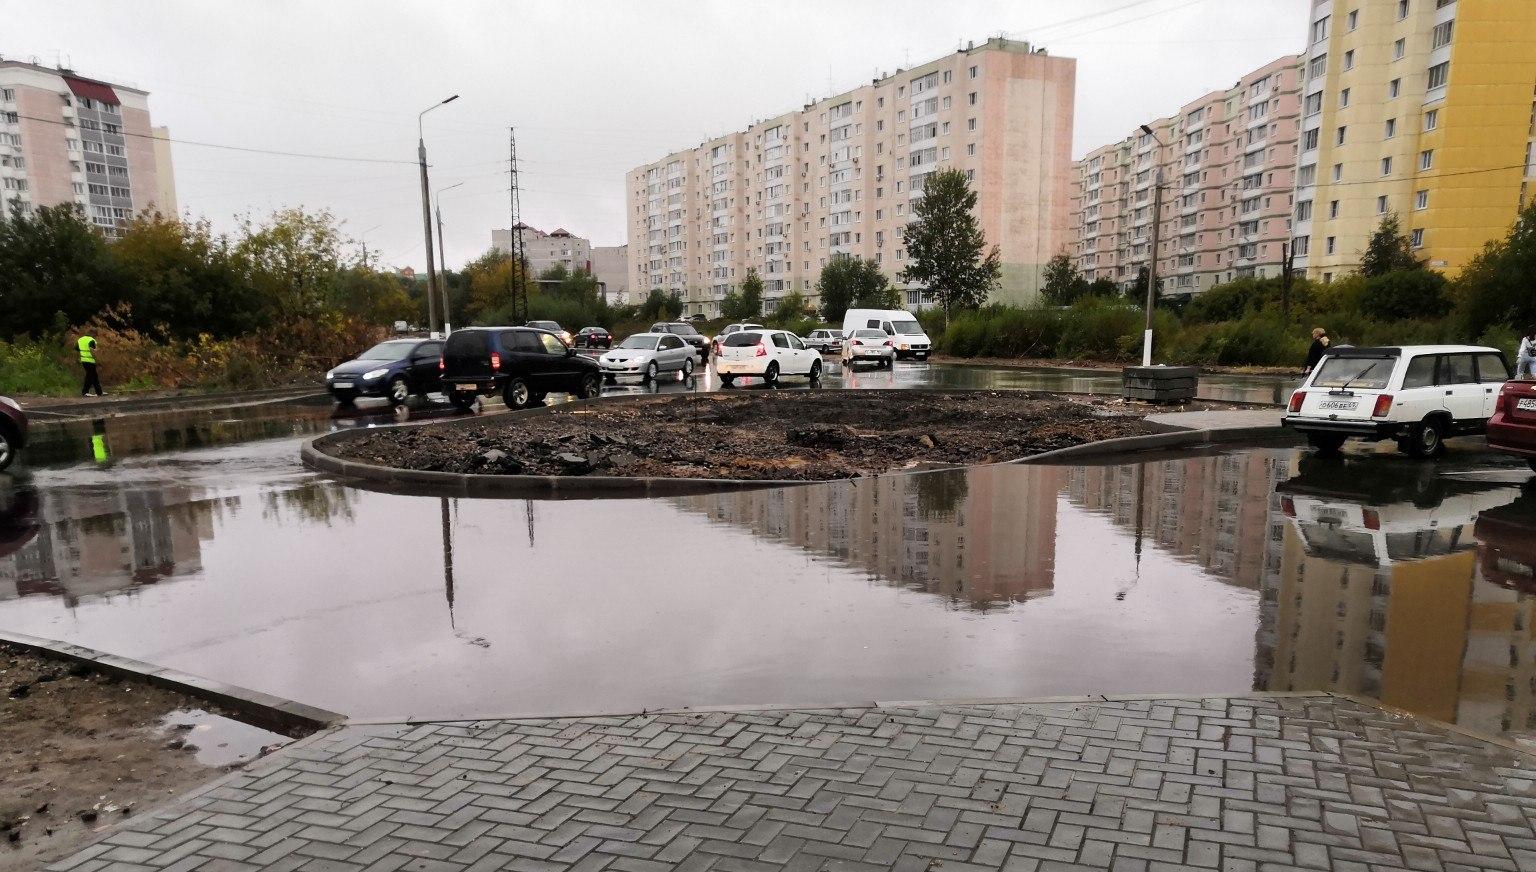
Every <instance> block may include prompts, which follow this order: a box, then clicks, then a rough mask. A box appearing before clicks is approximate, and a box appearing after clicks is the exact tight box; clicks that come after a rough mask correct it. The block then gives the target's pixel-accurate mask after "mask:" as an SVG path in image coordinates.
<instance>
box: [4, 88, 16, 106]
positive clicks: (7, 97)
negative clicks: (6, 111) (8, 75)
mask: <svg viewBox="0 0 1536 872" xmlns="http://www.w3.org/2000/svg"><path fill="white" fill-rule="evenodd" d="M15 99H16V92H15V90H13V89H11V88H0V100H4V101H6V102H7V103H9V102H10V101H12V100H15Z"/></svg>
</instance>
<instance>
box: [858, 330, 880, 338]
mask: <svg viewBox="0 0 1536 872" xmlns="http://www.w3.org/2000/svg"><path fill="white" fill-rule="evenodd" d="M853 335H854V336H857V337H858V338H860V339H884V338H885V337H886V336H887V335H889V334H887V333H886V332H885V331H884V330H855V331H853Z"/></svg>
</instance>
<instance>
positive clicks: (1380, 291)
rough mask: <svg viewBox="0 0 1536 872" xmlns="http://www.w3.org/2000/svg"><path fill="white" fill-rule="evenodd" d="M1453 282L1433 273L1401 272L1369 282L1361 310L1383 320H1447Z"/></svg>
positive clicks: (1421, 270)
mask: <svg viewBox="0 0 1536 872" xmlns="http://www.w3.org/2000/svg"><path fill="white" fill-rule="evenodd" d="M1448 284H1449V282H1447V281H1446V279H1445V276H1443V275H1441V274H1440V273H1437V272H1435V271H1433V270H1427V269H1416V270H1399V271H1397V272H1389V273H1387V274H1385V275H1381V276H1377V277H1376V278H1373V279H1369V280H1367V282H1366V287H1365V293H1364V294H1363V295H1362V296H1361V297H1360V299H1359V307H1360V311H1361V312H1362V313H1363V314H1365V315H1366V316H1367V317H1370V318H1374V319H1377V320H1380V321H1399V320H1406V319H1409V318H1415V319H1422V318H1444V317H1445V316H1446V315H1447V314H1448V313H1449V312H1450V311H1451V300H1450V297H1449V296H1448V295H1447V293H1446V287H1447V285H1448Z"/></svg>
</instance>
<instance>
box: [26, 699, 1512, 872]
mask: <svg viewBox="0 0 1536 872" xmlns="http://www.w3.org/2000/svg"><path fill="white" fill-rule="evenodd" d="M1533 816H1536V767H1533V761H1532V760H1531V759H1528V758H1526V757H1524V756H1523V755H1521V754H1519V753H1517V752H1515V751H1511V750H1509V749H1507V748H1505V747H1503V746H1501V745H1497V744H1494V743H1490V742H1485V741H1482V740H1479V739H1475V738H1470V737H1468V736H1465V735H1462V734H1460V733H1456V732H1453V731H1450V730H1448V729H1446V728H1444V727H1443V726H1440V725H1437V724H1433V723H1427V722H1423V721H1420V720H1417V719H1415V718H1412V717H1409V716H1406V715H1398V714H1394V713H1390V712H1387V711H1384V710H1382V709H1378V708H1375V707H1373V706H1369V705H1365V704H1362V703H1358V702H1354V701H1350V700H1344V699H1338V698H1334V697H1329V696H1265V695H1258V696H1244V697H1230V698H1213V699H1204V700H1178V699H1148V700H1104V701H1096V702H1087V703H1081V702H1080V703H1030V704H989V705H964V706H960V705H956V706H940V707H931V708H930V707H912V708H896V707H865V708H851V709H827V710H784V711H759V712H720V713H669V714H650V715H637V716H622V717H587V718H571V719H559V720H522V721H479V722H473V723H464V722H461V723H443V724H423V725H385V726H348V727H342V728H338V729H335V730H331V731H328V732H326V733H323V734H320V735H319V736H316V737H313V738H312V739H310V740H308V741H306V742H303V743H300V744H298V745H296V746H293V747H290V748H289V749H287V750H284V751H282V752H279V754H277V755H276V756H274V757H273V758H269V759H267V760H264V761H261V762H259V763H257V764H255V765H254V766H253V767H251V768H250V769H249V770H248V771H245V772H242V773H239V774H237V775H235V776H233V777H231V778H229V779H226V780H225V781H223V782H220V783H217V784H215V785H213V786H211V787H209V788H205V789H204V790H203V791H202V792H201V793H199V794H198V795H195V796H193V797H189V798H187V799H184V800H182V801H180V802H178V803H176V804H174V805H172V806H170V807H168V808H166V809H164V810H161V811H159V812H156V813H154V814H151V815H147V816H144V817H142V818H138V819H132V820H130V821H129V822H127V823H126V824H125V825H124V827H123V828H121V829H118V830H115V831H114V832H112V833H111V834H109V835H108V836H107V837H106V838H105V839H104V840H102V841H101V842H99V843H98V844H96V845H95V846H93V847H91V848H89V849H87V850H86V851H84V852H82V853H80V854H78V855H76V856H75V857H73V858H71V859H69V860H67V861H65V862H63V863H60V864H58V865H56V866H55V867H53V868H55V869H59V870H75V872H87V870H97V869H118V870H136V869H159V870H187V869H208V870H231V869H279V870H295V869H296V870H316V872H319V870H364V869H367V870H396V869H407V870H419V872H436V870H454V872H458V870H475V872H481V870H491V869H511V870H530V872H532V870H559V869H570V870H582V872H590V870H600V869H611V870H663V869H680V870H689V872H701V870H732V872H736V870H743V872H744V870H849V872H855V870H882V869H896V870H903V872H906V870H928V869H933V870H944V872H960V870H976V869H1005V870H1035V869H1041V870H1046V869H1074V868H1097V869H1104V868H1112V869H1115V870H1126V872H1139V870H1147V872H1156V870H1163V869H1182V868H1198V869H1222V870H1230V872H1246V870H1258V869H1259V868H1260V867H1262V868H1264V869H1271V868H1281V867H1293V866H1294V867H1302V868H1317V869H1322V868H1328V869H1336V870H1341V872H1366V870H1371V872H1375V870H1385V869H1404V868H1406V869H1420V870H1446V872H1455V870H1463V869H1501V870H1515V872H1529V870H1536V829H1533V824H1532V819H1533Z"/></svg>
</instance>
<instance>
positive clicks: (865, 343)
mask: <svg viewBox="0 0 1536 872" xmlns="http://www.w3.org/2000/svg"><path fill="white" fill-rule="evenodd" d="M895 360H896V342H895V340H894V339H892V338H891V334H889V333H887V332H885V331H884V330H872V329H868V328H866V329H863V330H850V331H849V332H848V335H847V336H845V337H844V338H843V366H852V365H853V364H855V363H867V362H869V361H874V363H875V365H876V366H880V367H886V366H890V365H891V364H892V363H893V362H894V361H895Z"/></svg>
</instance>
